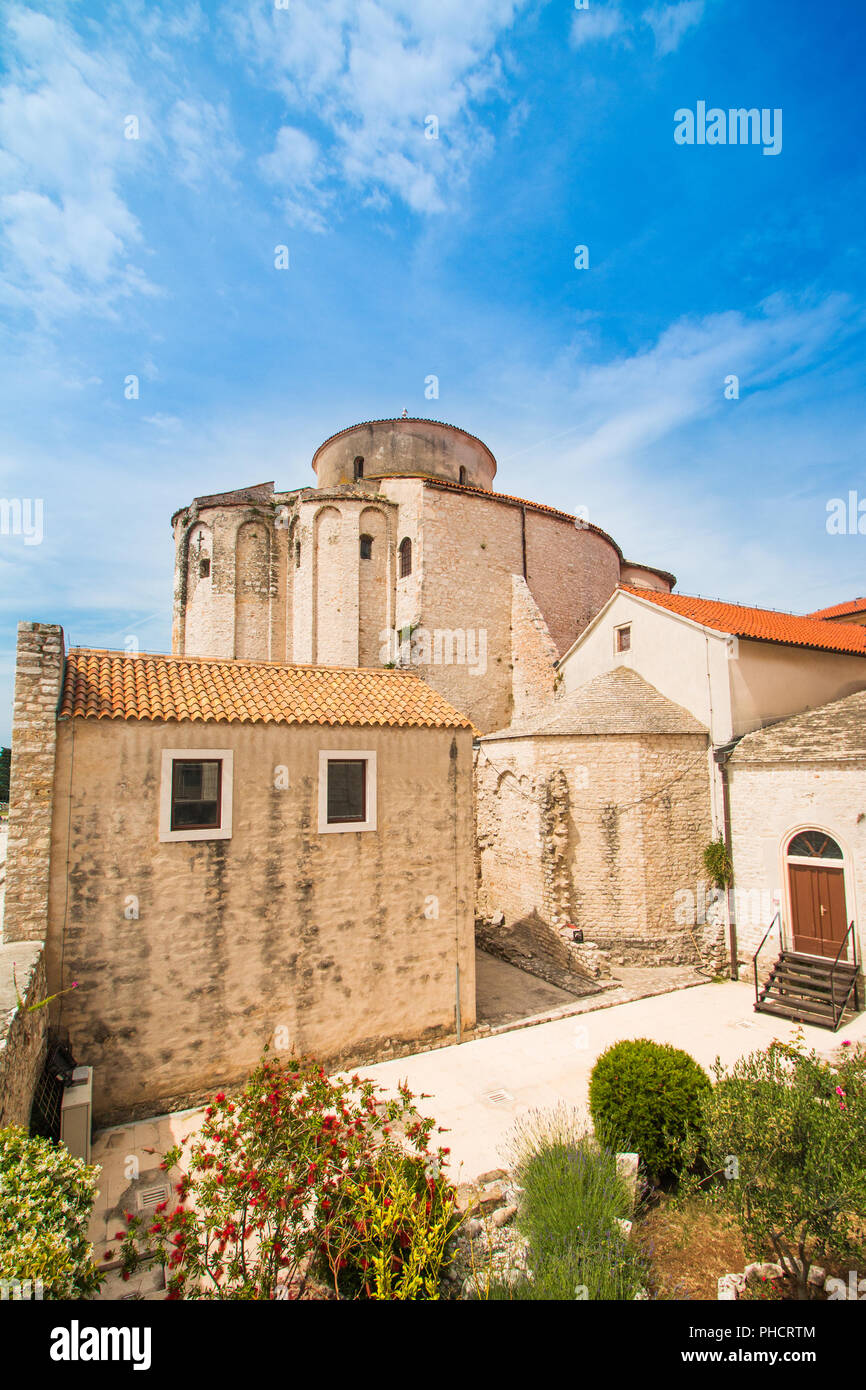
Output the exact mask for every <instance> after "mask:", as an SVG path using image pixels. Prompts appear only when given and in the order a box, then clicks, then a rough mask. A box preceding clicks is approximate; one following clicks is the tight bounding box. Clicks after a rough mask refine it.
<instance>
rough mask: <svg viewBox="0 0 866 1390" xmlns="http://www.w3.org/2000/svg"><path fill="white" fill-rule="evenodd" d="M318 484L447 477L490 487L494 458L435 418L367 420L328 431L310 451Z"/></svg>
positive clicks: (484, 447) (483, 447)
mask: <svg viewBox="0 0 866 1390" xmlns="http://www.w3.org/2000/svg"><path fill="white" fill-rule="evenodd" d="M313 472H314V473H315V475H316V482H317V486H318V487H325V488H330V487H340V486H342V485H343V484H346V483H353V482H359V481H361V480H362V479H363V480H369V479H371V478H394V477H410V478H412V477H416V478H417V477H428V478H445V479H447V480H449V481H450V482H452V483H463V484H465V486H467V487H481V488H486V489H487V490H488V491H489V490H490V488H491V485H492V483H493V478H494V475H495V473H496V459H495V458H494V457H493V455H492V454H491V452H490V450H489V449H488V447H487V445H486V444H482V443H481V440H480V439H476V438H475V436H474V434H468V433H467V432H466V430H461V429H459V428H458V427H457V425H445V424H442V423H441V422H440V421H439V420H417V419H408V418H405V417H404V418H402V419H399V420H368V421H367V422H366V423H365V424H363V425H351V426H350V427H349V429H346V430H340V432H339V434H332V435H331V437H330V439H326V440H325V442H324V444H320V445H319V447H318V449H317V450H316V452H315V453H314V455H313Z"/></svg>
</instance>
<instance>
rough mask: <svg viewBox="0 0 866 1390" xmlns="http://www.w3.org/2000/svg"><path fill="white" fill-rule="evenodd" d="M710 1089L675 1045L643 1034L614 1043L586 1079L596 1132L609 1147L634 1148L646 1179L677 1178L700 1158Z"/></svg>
mask: <svg viewBox="0 0 866 1390" xmlns="http://www.w3.org/2000/svg"><path fill="white" fill-rule="evenodd" d="M709 1089H710V1080H709V1077H708V1076H707V1074H706V1072H705V1071H704V1070H703V1068H702V1067H700V1066H698V1063H697V1062H696V1061H695V1059H694V1058H693V1057H690V1056H689V1054H688V1053H687V1052H683V1051H682V1050H681V1049H680V1048H678V1047H671V1046H670V1044H668V1043H656V1042H651V1041H650V1040H649V1039H648V1038H637V1039H635V1040H634V1041H626V1042H618V1043H614V1045H613V1046H612V1047H609V1048H608V1049H607V1051H606V1052H603V1053H602V1054H601V1056H600V1057H599V1058H598V1061H597V1062H596V1064H595V1066H594V1067H593V1070H592V1077H591V1079H590V1084H589V1109H590V1114H591V1115H592V1122H593V1125H594V1126H595V1132H596V1135H597V1136H598V1138H599V1141H600V1142H601V1143H602V1144H604V1145H606V1146H607V1147H609V1148H611V1149H619V1150H621V1151H623V1150H626V1151H630V1152H637V1153H638V1154H639V1155H640V1159H641V1163H642V1164H643V1166H644V1169H645V1171H646V1174H647V1176H648V1177H649V1178H650V1180H651V1181H653V1182H656V1183H662V1184H664V1183H668V1182H670V1181H672V1180H673V1181H676V1180H678V1179H679V1177H680V1176H681V1174H682V1173H683V1172H684V1171H685V1170H686V1169H687V1168H689V1167H691V1166H693V1165H695V1164H697V1163H698V1162H700V1154H701V1148H702V1143H703V1112H702V1106H701V1102H702V1100H703V1098H704V1096H705V1095H706V1094H707V1092H708V1091H709Z"/></svg>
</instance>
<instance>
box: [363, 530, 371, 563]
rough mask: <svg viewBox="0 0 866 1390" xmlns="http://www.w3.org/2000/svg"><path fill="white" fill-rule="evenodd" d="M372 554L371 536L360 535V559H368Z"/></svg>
mask: <svg viewBox="0 0 866 1390" xmlns="http://www.w3.org/2000/svg"><path fill="white" fill-rule="evenodd" d="M372 555H373V537H372V536H362V537H361V559H362V560H369V559H371V558H372Z"/></svg>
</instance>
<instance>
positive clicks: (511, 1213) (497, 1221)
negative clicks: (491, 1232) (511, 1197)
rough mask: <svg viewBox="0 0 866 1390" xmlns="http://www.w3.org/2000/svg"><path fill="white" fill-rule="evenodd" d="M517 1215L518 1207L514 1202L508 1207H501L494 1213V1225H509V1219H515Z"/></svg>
mask: <svg viewBox="0 0 866 1390" xmlns="http://www.w3.org/2000/svg"><path fill="white" fill-rule="evenodd" d="M516 1215H517V1207H516V1206H515V1205H514V1204H513V1203H512V1205H511V1206H508V1207H500V1208H499V1210H498V1211H495V1212H494V1213H493V1218H492V1219H493V1224H494V1226H507V1225H508V1223H509V1221H513V1220H514V1218H515V1216H516Z"/></svg>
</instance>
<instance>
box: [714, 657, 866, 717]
mask: <svg viewBox="0 0 866 1390" xmlns="http://www.w3.org/2000/svg"><path fill="white" fill-rule="evenodd" d="M730 679H731V703H732V711H733V725H734V733H735V735H739V734H746V733H750V732H751V731H752V730H753V729H759V728H761V727H762V725H764V724H771V723H773V722H774V721H775V720H777V719H784V718H785V717H786V716H787V715H789V714H802V713H803V711H804V710H807V709H815V708H816V707H817V706H818V705H825V704H827V703H828V702H829V701H830V700H841V699H842V697H843V696H844V695H853V694H854V692H855V691H856V690H864V689H866V657H862V656H846V655H844V654H843V653H837V652H822V651H813V650H812V649H811V648H807V647H784V646H776V645H774V644H771V643H769V642H749V641H746V640H745V639H743V638H740V640H739V643H738V655H737V658H736V660H734V661H731V663H730Z"/></svg>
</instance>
